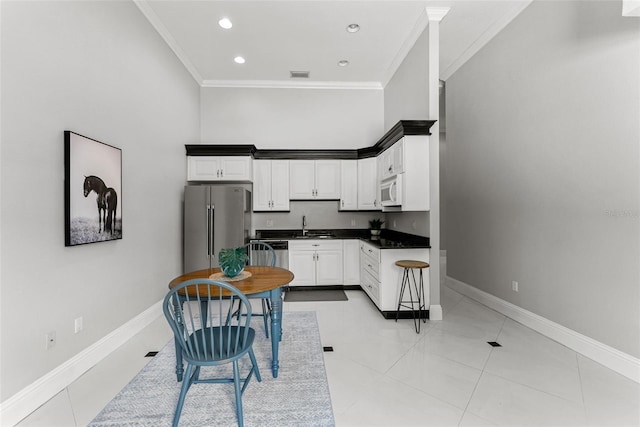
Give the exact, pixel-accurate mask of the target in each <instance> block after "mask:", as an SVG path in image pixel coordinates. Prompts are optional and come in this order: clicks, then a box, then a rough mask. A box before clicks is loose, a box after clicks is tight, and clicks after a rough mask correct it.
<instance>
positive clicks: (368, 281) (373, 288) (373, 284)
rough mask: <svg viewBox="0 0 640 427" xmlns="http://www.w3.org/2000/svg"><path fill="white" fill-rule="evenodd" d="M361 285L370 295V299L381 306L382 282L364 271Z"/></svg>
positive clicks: (362, 271)
mask: <svg viewBox="0 0 640 427" xmlns="http://www.w3.org/2000/svg"><path fill="white" fill-rule="evenodd" d="M360 284H361V287H362V289H363V290H364V291H365V292H366V293H367V294H369V297H371V299H372V300H373V302H374V303H375V304H376V305H379V304H380V282H378V281H377V280H376V279H374V278H373V277H371V275H370V274H369V273H367V272H366V271H364V270H361V271H360Z"/></svg>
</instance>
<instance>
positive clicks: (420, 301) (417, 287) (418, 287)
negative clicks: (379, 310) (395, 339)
mask: <svg viewBox="0 0 640 427" xmlns="http://www.w3.org/2000/svg"><path fill="white" fill-rule="evenodd" d="M396 265H397V266H398V267H402V268H403V269H404V271H403V273H402V285H401V286H400V296H399V297H398V309H397V311H396V322H397V321H398V316H399V315H400V307H404V308H410V309H411V314H412V315H413V325H414V326H415V328H416V333H417V334H419V333H420V319H421V318H422V313H423V310H424V311H426V306H425V299H424V282H423V279H422V269H424V268H429V264H428V263H426V262H424V261H414V260H407V259H404V260H400V261H396ZM414 269H418V270H420V283H418V282H416V275H415V272H414ZM409 273H411V276H409ZM410 277H411V278H413V290H412V289H411V280H410ZM407 288H408V289H409V299H408V300H403V298H404V291H405V289H407ZM414 292H415V298H414V296H413V295H414ZM407 304H411V305H407ZM416 304H417V306H418V308H417V312H418V317H416V306H415V305H416ZM423 322H424V323H427V318H426V316H425V317H424V319H423Z"/></svg>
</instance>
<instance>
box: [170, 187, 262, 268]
mask: <svg viewBox="0 0 640 427" xmlns="http://www.w3.org/2000/svg"><path fill="white" fill-rule="evenodd" d="M250 232H251V192H250V191H249V190H247V189H246V188H244V187H242V186H234V185H187V186H186V187H185V188H184V236H183V239H184V241H183V245H184V246H183V257H184V258H183V268H184V272H185V273H186V272H189V271H194V270H201V269H204V268H211V267H218V265H219V264H218V253H219V252H220V249H225V248H238V247H240V246H243V245H244V244H245V243H246V242H247V241H248V237H249V234H250Z"/></svg>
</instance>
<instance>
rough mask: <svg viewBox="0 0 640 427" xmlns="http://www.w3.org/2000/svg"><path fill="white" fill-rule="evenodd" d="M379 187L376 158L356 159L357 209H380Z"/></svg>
mask: <svg viewBox="0 0 640 427" xmlns="http://www.w3.org/2000/svg"><path fill="white" fill-rule="evenodd" d="M379 187H380V181H379V179H378V174H377V165H376V158H375V157H370V158H367V159H360V160H358V209H359V210H378V211H379V210H380V208H381V207H380V197H379V195H378V193H379Z"/></svg>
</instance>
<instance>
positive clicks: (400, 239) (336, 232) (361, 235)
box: [253, 228, 431, 249]
mask: <svg viewBox="0 0 640 427" xmlns="http://www.w3.org/2000/svg"><path fill="white" fill-rule="evenodd" d="M253 239H260V240H298V239H300V240H302V239H360V240H364V241H366V242H367V243H370V244H372V245H374V246H376V247H379V248H380V249H398V248H430V247H431V245H430V242H429V238H428V237H423V236H416V235H414V234H409V233H402V232H400V231H394V230H382V233H381V234H380V236H379V237H378V238H376V237H373V236H371V233H370V232H369V230H368V229H366V228H365V229H355V228H347V229H311V230H307V237H303V235H302V230H300V229H297V230H273V229H269V230H256V235H255V236H254V237H253Z"/></svg>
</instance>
